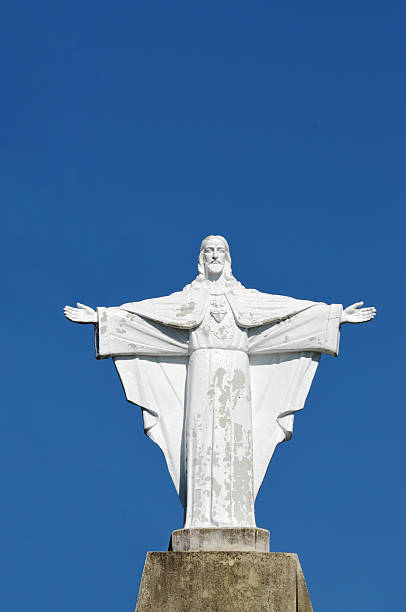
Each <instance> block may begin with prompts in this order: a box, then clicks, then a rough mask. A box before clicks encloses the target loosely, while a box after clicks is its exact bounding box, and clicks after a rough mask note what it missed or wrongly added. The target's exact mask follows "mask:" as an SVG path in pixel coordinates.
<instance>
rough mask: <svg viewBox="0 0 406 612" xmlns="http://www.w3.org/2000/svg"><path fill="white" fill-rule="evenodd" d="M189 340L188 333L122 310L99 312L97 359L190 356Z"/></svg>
mask: <svg viewBox="0 0 406 612" xmlns="http://www.w3.org/2000/svg"><path fill="white" fill-rule="evenodd" d="M188 339H189V332H188V331H185V330H181V329H175V328H171V327H167V326H166V325H162V324H159V323H155V322H153V321H147V320H145V319H143V318H142V317H140V316H138V315H136V314H132V313H130V312H126V311H125V310H122V309H121V308H98V309H97V325H96V342H95V343H96V357H97V359H106V358H108V357H118V356H128V355H145V356H151V357H165V356H166V357H174V356H180V355H187V354H188Z"/></svg>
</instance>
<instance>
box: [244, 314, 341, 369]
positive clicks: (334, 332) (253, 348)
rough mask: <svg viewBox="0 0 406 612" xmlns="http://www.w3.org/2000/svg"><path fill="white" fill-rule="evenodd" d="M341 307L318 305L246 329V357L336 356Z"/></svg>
mask: <svg viewBox="0 0 406 612" xmlns="http://www.w3.org/2000/svg"><path fill="white" fill-rule="evenodd" d="M341 315H342V306H341V304H332V305H331V306H328V305H327V304H317V305H315V306H312V307H311V308H308V309H307V310H305V311H303V312H300V313H298V314H296V315H294V316H292V317H289V318H288V319H285V320H283V321H280V322H279V323H270V324H267V325H262V326H260V327H257V328H255V329H252V330H249V332H248V336H249V350H248V352H249V354H250V355H265V354H271V353H292V352H297V351H314V352H317V353H327V354H328V355H334V356H335V357H336V356H337V355H338V346H339V341H340V322H341Z"/></svg>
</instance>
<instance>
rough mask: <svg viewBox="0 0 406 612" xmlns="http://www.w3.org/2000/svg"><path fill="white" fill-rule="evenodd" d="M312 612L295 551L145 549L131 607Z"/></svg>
mask: <svg viewBox="0 0 406 612" xmlns="http://www.w3.org/2000/svg"><path fill="white" fill-rule="evenodd" d="M147 611H148V612H203V611H204V612H228V611H232V612H262V611H264V612H313V608H312V605H311V603H310V599H309V595H308V592H307V588H306V583H305V581H304V578H303V574H302V572H301V568H300V564H299V560H298V558H297V555H294V554H290V553H258V552H186V553H184V552H149V553H147V558H146V562H145V567H144V572H143V575H142V580H141V586H140V591H139V596H138V602H137V607H136V612H147Z"/></svg>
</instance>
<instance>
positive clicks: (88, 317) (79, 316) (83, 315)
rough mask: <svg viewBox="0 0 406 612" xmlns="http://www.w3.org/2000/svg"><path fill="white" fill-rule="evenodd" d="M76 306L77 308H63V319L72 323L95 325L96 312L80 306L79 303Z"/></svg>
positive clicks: (88, 307) (82, 305)
mask: <svg viewBox="0 0 406 612" xmlns="http://www.w3.org/2000/svg"><path fill="white" fill-rule="evenodd" d="M77 306H78V308H72V306H65V308H64V309H63V312H64V313H65V317H66V318H67V319H69V321H73V322H74V323H97V312H96V311H95V310H93V308H90V306H85V305H84V304H80V302H78V303H77Z"/></svg>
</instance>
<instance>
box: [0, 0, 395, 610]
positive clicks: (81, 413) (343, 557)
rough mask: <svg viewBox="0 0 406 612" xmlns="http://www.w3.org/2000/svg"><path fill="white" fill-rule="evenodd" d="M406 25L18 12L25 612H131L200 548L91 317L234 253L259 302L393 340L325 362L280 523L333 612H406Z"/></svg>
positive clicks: (16, 309)
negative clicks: (298, 308)
mask: <svg viewBox="0 0 406 612" xmlns="http://www.w3.org/2000/svg"><path fill="white" fill-rule="evenodd" d="M405 20H406V8H405V5H404V3H403V2H392V1H389V2H374V1H372V2H371V1H369V2H366V1H360V2H349V1H342V2H321V1H319V2H314V1H309V2H299V1H297V0H296V1H293V2H278V3H273V2H266V1H256V0H254V1H252V2H241V1H236V0H234V1H233V2H230V1H224V2H222V1H217V2H213V1H211V0H210V1H206V2H186V1H184V2H180V1H177V0H174V1H173V2H164V1H162V0H161V1H152V2H151V1H150V2H147V1H145V0H143V1H134V0H132V1H118V2H105V1H100V0H99V1H98V2H93V1H89V0H82V1H81V2H77V1H73V2H68V3H66V2H65V3H62V2H50V1H48V2H46V1H43V0H39V1H38V2H28V1H24V0H22V1H17V2H7V3H3V6H2V9H1V19H0V22H1V25H0V47H1V61H0V78H1V84H2V87H1V89H2V95H1V97H0V121H1V129H0V155H1V163H0V190H1V191H0V196H1V202H2V223H1V225H2V230H3V232H2V233H3V236H2V239H1V247H0V248H1V250H2V261H3V273H2V286H3V289H4V292H3V299H2V314H1V337H2V346H3V349H2V351H1V353H2V357H1V358H2V368H1V370H2V374H3V382H2V386H1V392H2V408H1V413H0V457H1V479H0V487H1V493H2V512H1V517H2V518H1V527H0V530H1V532H0V536H1V548H2V556H1V562H0V574H1V582H2V586H1V588H0V609H1V610H2V612H28V611H29V612H45V611H46V612H48V611H49V612H74V611H80V612H82V611H83V610H86V611H89V612H93V611H96V610H97V612H112V611H114V612H124V611H131V610H133V609H134V607H135V601H136V597H137V592H138V583H139V579H140V576H141V572H142V567H143V563H144V559H145V553H146V551H147V550H165V548H166V547H167V544H168V539H169V536H170V533H171V531H172V530H173V529H175V528H179V527H180V526H181V522H182V512H181V506H180V503H179V502H178V500H177V496H176V493H175V490H174V488H173V485H172V483H171V481H170V478H169V475H168V474H167V471H166V467H165V464H164V460H163V457H162V455H161V452H160V450H159V448H158V447H156V446H155V445H154V444H153V443H152V442H150V441H149V440H148V439H147V438H146V437H145V436H144V434H143V431H142V420H141V414H140V410H139V409H138V408H137V407H135V406H132V405H130V404H127V403H126V401H125V398H124V395H123V393H122V390H121V385H120V383H119V380H118V377H117V374H116V372H115V370H114V367H113V364H112V363H111V361H109V360H106V361H102V362H97V361H96V360H95V359H94V351H93V338H92V330H91V329H90V327H86V326H75V325H73V324H71V323H69V322H68V321H66V320H65V319H64V317H63V313H62V308H63V306H64V305H65V304H74V303H75V302H76V301H77V300H79V301H81V302H84V303H86V304H90V305H92V306H96V305H106V306H108V305H118V304H121V303H123V302H126V301H133V300H137V299H142V298H146V297H152V296H155V295H165V294H167V293H170V292H171V291H174V290H176V289H178V288H181V287H182V286H183V285H184V284H186V283H187V282H188V281H190V280H191V279H192V278H193V277H194V275H195V273H196V258H197V252H198V247H199V244H200V240H201V239H202V237H204V236H205V235H206V234H209V233H220V234H224V235H225V236H227V238H228V239H229V242H230V244H231V249H232V257H233V269H234V272H235V274H236V276H237V278H238V279H239V280H240V281H241V282H243V283H244V284H245V285H246V286H248V287H256V288H257V289H261V290H263V291H267V292H270V293H282V294H285V295H291V296H293V297H298V298H306V299H312V300H320V301H326V302H329V303H331V302H339V303H343V304H344V305H348V304H350V303H352V302H354V301H358V300H361V299H364V300H365V301H366V303H367V304H369V305H375V306H376V307H377V309H378V316H377V318H376V319H375V321H374V322H372V323H370V324H367V325H365V326H349V325H348V326H345V328H344V329H343V333H342V342H341V354H340V357H339V358H338V359H334V358H331V357H330V358H327V357H323V359H322V362H321V365H320V368H319V370H318V372H317V375H316V379H315V381H314V384H313V387H312V390H311V393H310V395H309V398H308V401H307V404H306V407H305V410H304V411H303V412H302V413H300V414H299V415H298V416H297V417H296V423H295V431H294V435H293V440H292V441H291V442H289V443H287V444H284V445H282V446H280V447H279V448H278V449H277V452H276V455H275V457H274V459H273V461H272V465H271V469H270V470H269V472H268V475H267V477H266V479H265V481H264V484H263V487H262V489H261V492H260V494H259V497H258V500H257V506H256V508H257V524H258V525H259V526H261V527H265V528H268V529H270V531H271V538H272V550H274V551H290V552H297V553H298V554H299V556H300V559H301V562H302V566H303V569H304V572H305V575H306V578H307V582H308V585H309V588H310V591H311V596H312V600H313V604H314V607H315V610H316V611H322V612H343V610H345V611H347V610H348V611H349V612H383V611H385V612H386V611H394V612H398V611H399V610H401V609H403V606H404V601H405V595H406V593H405V582H404V574H405V561H404V547H405V539H404V517H405V499H406V493H405V485H404V469H405V461H404V455H405V451H404V446H405V443H404V439H405V438H404V436H405V433H404V432H405V410H404V386H403V381H404V378H405V374H404V361H405V360H404V350H405V349H404V346H405V331H404V322H403V321H404V316H405V314H404V304H405V301H406V295H405V284H404V272H403V268H404V232H405V221H406V213H405V195H406V180H405V141H406V121H405V108H406V81H405V52H406V39H405Z"/></svg>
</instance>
